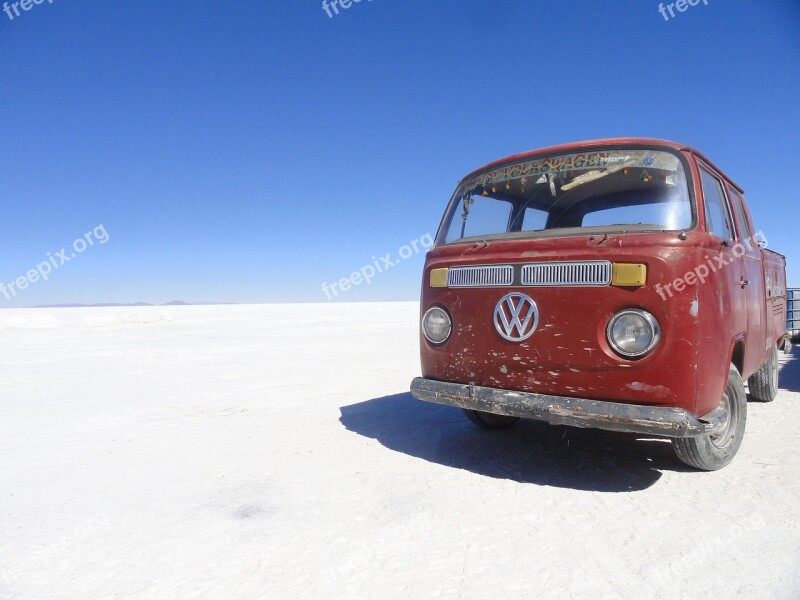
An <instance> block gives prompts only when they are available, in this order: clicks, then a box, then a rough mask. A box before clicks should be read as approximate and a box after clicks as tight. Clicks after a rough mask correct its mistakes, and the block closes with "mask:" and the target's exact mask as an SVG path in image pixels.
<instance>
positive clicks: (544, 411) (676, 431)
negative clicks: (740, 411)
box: [411, 377, 728, 438]
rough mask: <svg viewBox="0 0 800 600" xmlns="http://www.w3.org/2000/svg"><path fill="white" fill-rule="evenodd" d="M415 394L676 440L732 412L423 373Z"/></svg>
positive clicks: (713, 427) (708, 429) (721, 422)
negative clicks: (699, 411)
mask: <svg viewBox="0 0 800 600" xmlns="http://www.w3.org/2000/svg"><path fill="white" fill-rule="evenodd" d="M411 394H412V395H413V396H414V397H415V398H417V399H418V400H424V401H425V402H434V403H436V404H446V405H448V406H456V407H458V408H467V409H471V410H479V411H483V412H488V413H494V414H498V415H508V416H511V417H522V418H526V419H536V420H538V421H546V422H548V423H552V424H554V425H570V426H572V427H591V428H595V429H608V430H610V431H625V432H629V433H644V434H648V435H660V436H666V437H673V438H685V437H697V436H701V435H707V434H712V435H713V434H715V433H718V432H719V431H720V430H722V429H723V428H724V427H725V422H726V421H727V420H728V413H727V411H725V410H723V409H716V410H714V411H712V412H711V413H709V414H707V415H706V416H704V417H700V418H698V417H695V416H694V415H693V414H692V413H690V412H689V411H687V410H684V409H682V408H670V407H661V406H642V405H638V404H622V403H619V402H607V401H603V400H588V399H584V398H567V397H564V396H548V395H545V394H533V393H530V392H514V391H511V390H501V389H496V388H489V387H480V386H476V385H471V384H470V385H465V384H462V383H448V382H445V381H436V380H433V379H423V378H421V377H417V378H416V379H414V381H412V382H411Z"/></svg>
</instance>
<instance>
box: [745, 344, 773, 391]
mask: <svg viewBox="0 0 800 600" xmlns="http://www.w3.org/2000/svg"><path fill="white" fill-rule="evenodd" d="M747 385H748V386H749V387H750V395H751V396H752V397H753V400H758V401H759V402H772V401H773V400H775V396H777V395H778V349H777V348H773V349H772V352H770V354H769V358H768V359H767V362H765V363H764V364H763V365H761V368H760V369H759V370H758V371H756V372H755V373H753V374H752V375H751V376H750V378H749V379H748V380H747Z"/></svg>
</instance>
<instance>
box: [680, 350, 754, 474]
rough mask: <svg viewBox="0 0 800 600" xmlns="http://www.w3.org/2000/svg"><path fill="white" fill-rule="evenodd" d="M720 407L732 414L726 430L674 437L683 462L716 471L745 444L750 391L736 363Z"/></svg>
mask: <svg viewBox="0 0 800 600" xmlns="http://www.w3.org/2000/svg"><path fill="white" fill-rule="evenodd" d="M720 408H723V409H724V410H725V411H726V412H727V413H728V419H727V421H726V422H725V427H724V428H723V429H722V431H720V432H719V433H717V434H715V435H703V436H700V437H693V438H676V439H674V440H672V448H673V450H674V451H675V455H676V456H677V457H678V460H680V461H681V462H682V463H684V464H687V465H689V466H690V467H694V468H695V469H700V470H702V471H716V470H717V469H721V468H722V467H724V466H725V465H727V464H728V463H730V462H731V461H732V460H733V457H734V456H736V452H737V451H738V450H739V446H741V445H742V437H743V436H744V428H745V424H746V422H747V394H746V393H745V391H744V382H742V376H741V375H740V374H739V370H738V369H737V368H736V366H735V365H731V366H730V370H729V371H728V382H727V383H726V384H725V391H724V392H723V394H722V400H720Z"/></svg>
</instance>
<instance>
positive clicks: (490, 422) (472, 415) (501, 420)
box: [464, 408, 519, 429]
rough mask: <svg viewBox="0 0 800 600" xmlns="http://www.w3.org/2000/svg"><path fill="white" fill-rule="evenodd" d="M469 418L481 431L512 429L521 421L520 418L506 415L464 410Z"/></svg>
mask: <svg viewBox="0 0 800 600" xmlns="http://www.w3.org/2000/svg"><path fill="white" fill-rule="evenodd" d="M464 414H466V415H467V418H468V419H469V420H470V421H472V422H473V423H475V425H477V426H478V427H480V428H481V429H505V428H506V427H511V426H512V425H513V424H514V423H516V422H517V421H519V417H509V416H506V415H495V414H493V413H487V412H482V411H480V410H472V409H469V408H465V409H464Z"/></svg>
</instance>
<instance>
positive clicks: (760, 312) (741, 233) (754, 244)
mask: <svg viewBox="0 0 800 600" xmlns="http://www.w3.org/2000/svg"><path fill="white" fill-rule="evenodd" d="M728 197H729V198H730V201H731V205H732V206H733V211H734V214H735V215H736V226H737V227H736V229H737V232H738V240H739V244H741V245H742V246H743V248H744V250H743V252H744V256H742V270H743V283H746V285H745V293H746V296H747V332H746V333H745V348H746V351H745V354H744V371H745V372H744V373H742V375H743V376H744V377H748V376H749V375H751V374H752V373H754V372H755V371H757V370H758V369H759V367H761V365H762V364H763V362H764V360H766V358H767V355H766V349H767V347H768V346H769V345H771V344H769V343H768V342H767V316H766V307H767V302H766V298H767V293H768V291H767V289H766V287H765V286H766V284H765V282H764V264H763V261H764V257H763V254H762V252H761V249H760V248H759V246H758V240H756V239H754V237H753V230H752V228H751V226H750V221H749V219H748V218H747V209H746V208H745V205H744V198H742V195H741V194H740V193H739V192H738V190H736V189H734V188H733V187H732V186H730V185H728ZM740 252H741V251H740Z"/></svg>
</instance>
